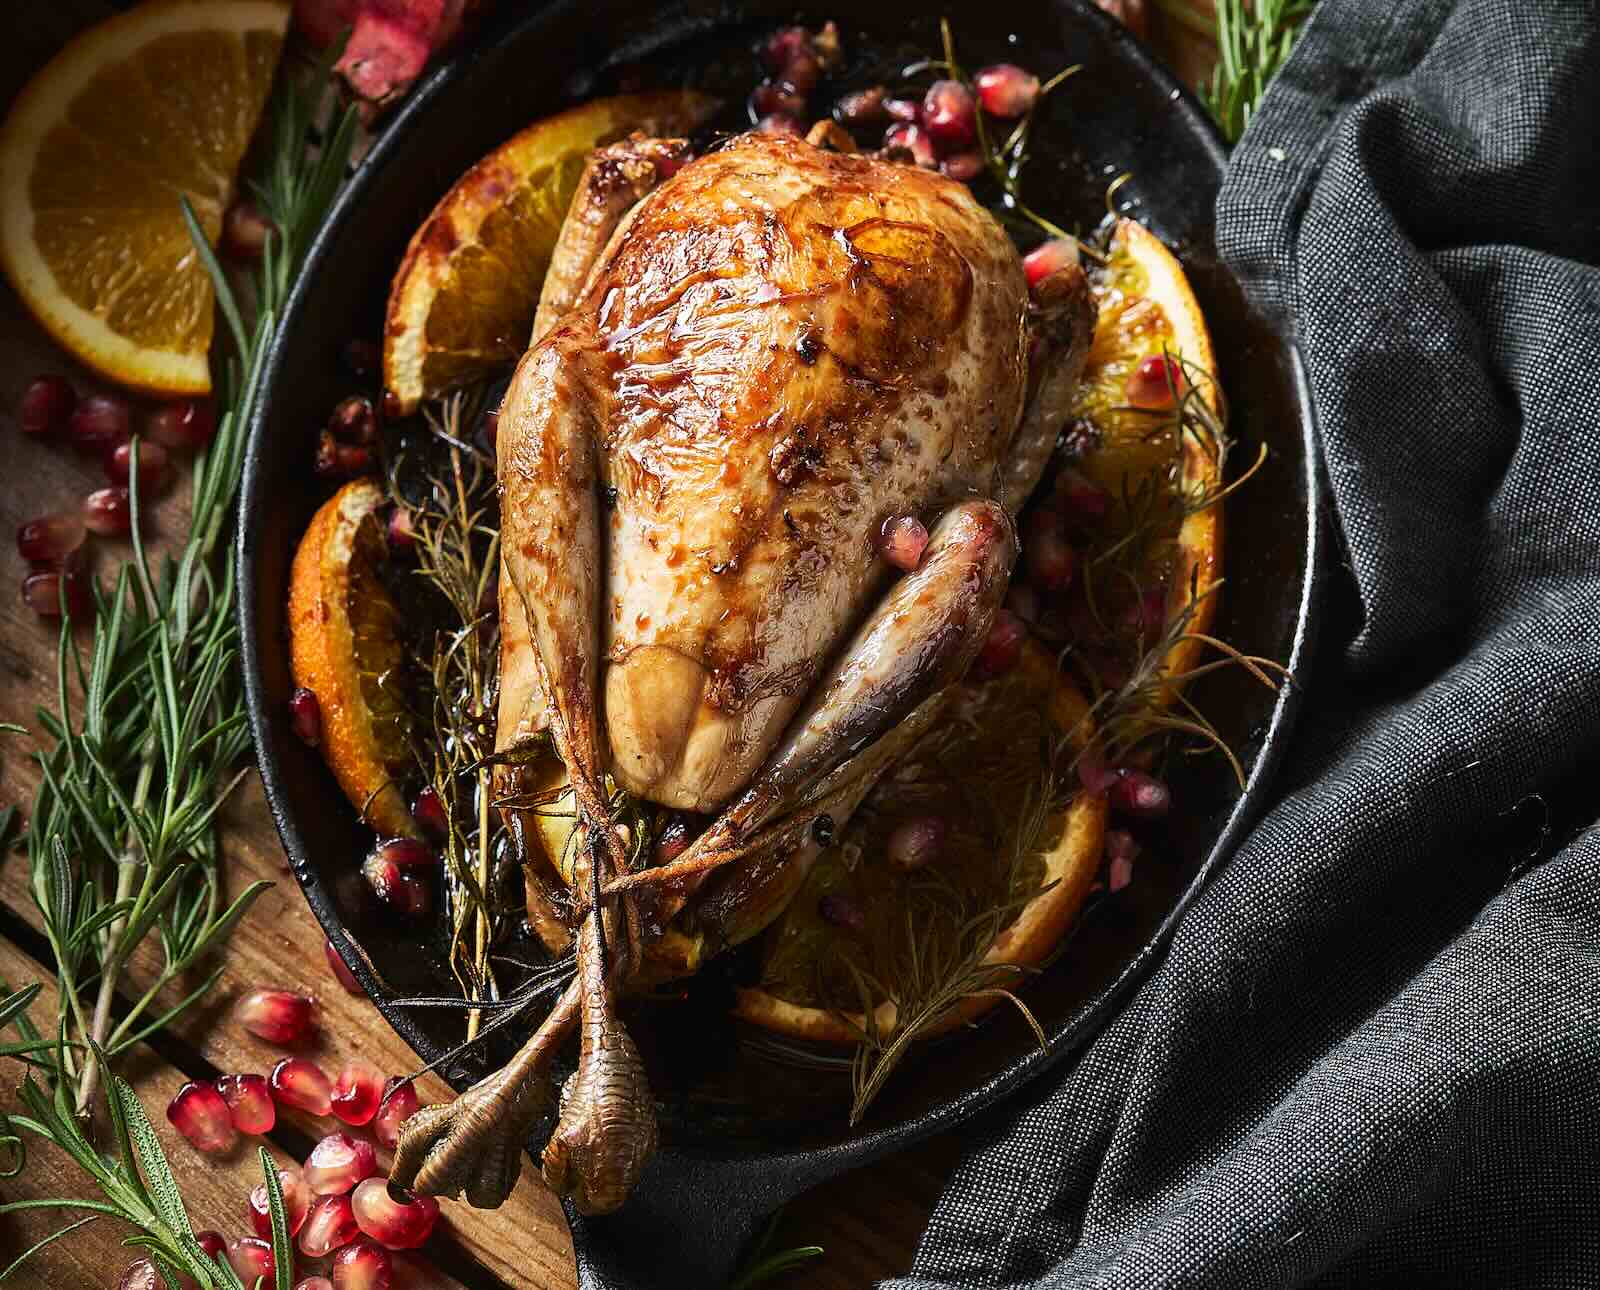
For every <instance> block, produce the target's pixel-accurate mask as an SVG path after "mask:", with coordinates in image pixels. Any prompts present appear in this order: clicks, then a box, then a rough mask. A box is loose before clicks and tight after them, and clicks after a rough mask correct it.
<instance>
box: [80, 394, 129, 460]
mask: <svg viewBox="0 0 1600 1290" xmlns="http://www.w3.org/2000/svg"><path fill="white" fill-rule="evenodd" d="M132 433H133V412H132V410H131V409H130V408H129V407H128V401H127V400H126V399H123V398H119V397H118V396H117V395H115V394H91V395H90V396H89V397H88V398H86V399H83V400H81V401H80V402H79V403H78V405H77V406H76V407H75V408H73V410H72V415H71V416H70V417H69V418H68V419H67V437H68V438H69V439H71V440H72V444H73V446H74V447H75V448H77V449H78V451H79V452H88V453H94V454H95V455H97V456H99V455H103V454H105V453H106V452H108V451H110V450H111V449H112V448H114V447H115V446H116V445H117V444H119V443H121V442H122V441H123V440H124V439H126V438H128V436H129V435H130V434H132Z"/></svg>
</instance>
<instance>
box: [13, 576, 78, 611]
mask: <svg viewBox="0 0 1600 1290" xmlns="http://www.w3.org/2000/svg"><path fill="white" fill-rule="evenodd" d="M63 601H65V603H66V609H67V613H69V614H71V615H72V619H73V621H74V622H82V621H83V620H84V619H86V618H87V617H88V616H89V615H90V614H91V613H93V612H94V600H93V598H92V597H91V596H90V594H89V584H88V582H87V581H86V580H85V579H84V578H83V577H81V576H80V575H78V574H76V573H30V574H29V575H28V576H27V577H26V578H24V579H23V580H22V603H23V604H25V605H27V606H28V608H29V609H31V610H33V612H34V613H36V614H38V615H39V617H40V618H60V617H61V606H62V602H63Z"/></svg>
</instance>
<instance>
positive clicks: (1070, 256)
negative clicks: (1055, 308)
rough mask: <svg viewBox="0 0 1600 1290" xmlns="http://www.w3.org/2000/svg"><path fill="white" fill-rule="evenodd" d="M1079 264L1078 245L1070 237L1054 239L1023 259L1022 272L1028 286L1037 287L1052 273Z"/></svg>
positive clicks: (1036, 248)
mask: <svg viewBox="0 0 1600 1290" xmlns="http://www.w3.org/2000/svg"><path fill="white" fill-rule="evenodd" d="M1076 263H1078V244H1077V243H1076V242H1074V241H1073V240H1072V239H1071V238H1070V237H1053V238H1051V239H1050V240H1049V241H1048V242H1042V243H1040V244H1039V245H1038V246H1036V247H1034V248H1033V250H1031V251H1029V252H1028V253H1027V254H1026V255H1025V256H1023V257H1022V272H1023V273H1024V274H1025V275H1026V276H1027V279H1028V285H1029V286H1030V287H1036V286H1038V285H1039V284H1040V283H1041V282H1043V281H1044V280H1045V279H1046V278H1048V277H1049V276H1050V275H1051V274H1052V273H1057V272H1059V271H1060V270H1062V269H1064V268H1066V267H1067V266H1068V265H1070V264H1076Z"/></svg>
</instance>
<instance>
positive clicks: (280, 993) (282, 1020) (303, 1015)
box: [234, 990, 312, 1046]
mask: <svg viewBox="0 0 1600 1290" xmlns="http://www.w3.org/2000/svg"><path fill="white" fill-rule="evenodd" d="M311 1010H312V1002H311V1000H310V999H308V998H306V996H305V995H303V994H294V993H291V992H290V991H288V990H252V991H250V993H249V994H247V995H245V996H244V998H242V999H240V1000H239V1002H238V1004H237V1006H236V1007H235V1009H234V1012H235V1013H236V1015H237V1016H238V1018H239V1024H240V1025H242V1026H243V1027H244V1028H245V1029H246V1030H248V1031H249V1032H250V1033H251V1034H252V1035H254V1036H255V1037H256V1038H257V1039H265V1040H266V1041H267V1042H268V1043H269V1044H278V1045H280V1046H283V1045H288V1044H302V1043H304V1042H305V1041H306V1040H307V1039H309V1038H310V1036H311Z"/></svg>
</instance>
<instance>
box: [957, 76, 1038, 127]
mask: <svg viewBox="0 0 1600 1290" xmlns="http://www.w3.org/2000/svg"><path fill="white" fill-rule="evenodd" d="M972 83H973V85H974V86H975V87H976V88H977V91H978V102H979V103H980V104H982V105H983V110H984V111H985V112H987V113H988V114H989V115H990V116H998V117H1003V118H1004V119H1006V120H1008V121H1010V120H1013V119H1014V118H1016V117H1019V116H1021V115H1023V113H1025V112H1028V111H1029V110H1031V109H1032V107H1033V105H1034V104H1035V103H1037V102H1038V101H1039V78H1038V77H1037V76H1035V75H1034V74H1033V73H1032V72H1027V71H1024V70H1023V69H1022V68H1020V67H1018V66H1017V65H1016V64H1015V63H996V64H995V65H994V66H993V67H985V68H984V69H983V70H982V71H980V72H979V73H978V74H977V75H976V76H974V77H973V78H972Z"/></svg>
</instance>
